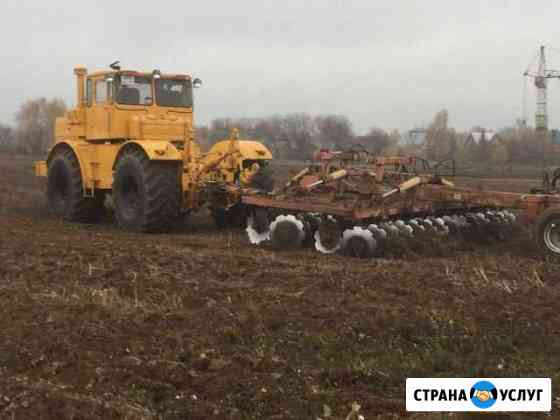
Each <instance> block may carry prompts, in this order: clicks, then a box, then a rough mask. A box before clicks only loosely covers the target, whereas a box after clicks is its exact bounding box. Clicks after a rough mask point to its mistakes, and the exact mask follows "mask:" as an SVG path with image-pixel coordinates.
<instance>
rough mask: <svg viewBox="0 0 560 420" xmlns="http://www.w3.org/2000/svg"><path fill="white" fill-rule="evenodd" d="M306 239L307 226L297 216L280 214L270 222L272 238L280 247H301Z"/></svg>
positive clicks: (274, 243)
mask: <svg viewBox="0 0 560 420" xmlns="http://www.w3.org/2000/svg"><path fill="white" fill-rule="evenodd" d="M304 239H305V227H304V224H303V222H302V221H301V220H298V219H297V218H296V217H295V216H293V215H291V214H288V215H280V216H278V217H276V219H275V220H274V221H273V222H272V223H271V224H270V240H271V241H272V244H273V245H274V246H276V247H278V248H299V247H300V246H301V244H302V243H303V240H304Z"/></svg>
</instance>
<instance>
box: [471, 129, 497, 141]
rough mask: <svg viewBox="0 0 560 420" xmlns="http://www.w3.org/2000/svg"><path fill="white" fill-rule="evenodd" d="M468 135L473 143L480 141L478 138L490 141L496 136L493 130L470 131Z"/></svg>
mask: <svg viewBox="0 0 560 420" xmlns="http://www.w3.org/2000/svg"><path fill="white" fill-rule="evenodd" d="M470 137H472V139H473V141H474V142H475V143H480V140H481V139H483V138H484V140H485V141H492V140H494V137H496V132H494V131H486V130H484V131H471V133H470Z"/></svg>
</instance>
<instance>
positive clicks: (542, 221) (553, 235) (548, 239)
mask: <svg viewBox="0 0 560 420" xmlns="http://www.w3.org/2000/svg"><path fill="white" fill-rule="evenodd" d="M535 236H536V240H537V244H538V245H539V247H540V248H541V249H542V250H543V251H545V252H546V253H547V254H549V255H554V256H556V257H560V207H552V208H549V209H548V210H546V211H545V212H543V213H542V214H541V215H540V216H539V218H538V219H537V222H536V224H535Z"/></svg>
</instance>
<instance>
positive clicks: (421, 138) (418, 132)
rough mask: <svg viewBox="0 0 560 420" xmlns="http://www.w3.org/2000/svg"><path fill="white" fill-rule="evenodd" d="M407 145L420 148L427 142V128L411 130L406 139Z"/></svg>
mask: <svg viewBox="0 0 560 420" xmlns="http://www.w3.org/2000/svg"><path fill="white" fill-rule="evenodd" d="M404 142H405V144H408V145H414V146H420V145H423V144H424V143H425V142H426V129H425V128H414V129H412V130H410V131H409V132H408V133H407V135H406V137H405V139H404Z"/></svg>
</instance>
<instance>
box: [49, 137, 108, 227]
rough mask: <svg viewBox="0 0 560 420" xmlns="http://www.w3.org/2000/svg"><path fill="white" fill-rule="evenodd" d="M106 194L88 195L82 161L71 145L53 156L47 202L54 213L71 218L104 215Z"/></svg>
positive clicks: (82, 219)
mask: <svg viewBox="0 0 560 420" xmlns="http://www.w3.org/2000/svg"><path fill="white" fill-rule="evenodd" d="M104 198H105V196H104V194H103V193H102V192H98V193H96V194H95V197H93V198H90V197H85V196H84V189H83V182H82V173H81V171H80V163H79V162H78V159H77V158H76V156H75V155H74V152H73V151H72V150H71V149H69V148H64V149H60V150H59V151H57V152H55V154H54V156H52V157H51V158H50V159H49V163H48V171H47V202H48V207H49V210H50V211H51V213H53V214H54V215H56V216H58V217H62V218H63V219H64V220H67V221H70V222H83V223H87V222H94V221H97V220H99V219H100V218H101V217H102V216H103V203H104Z"/></svg>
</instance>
